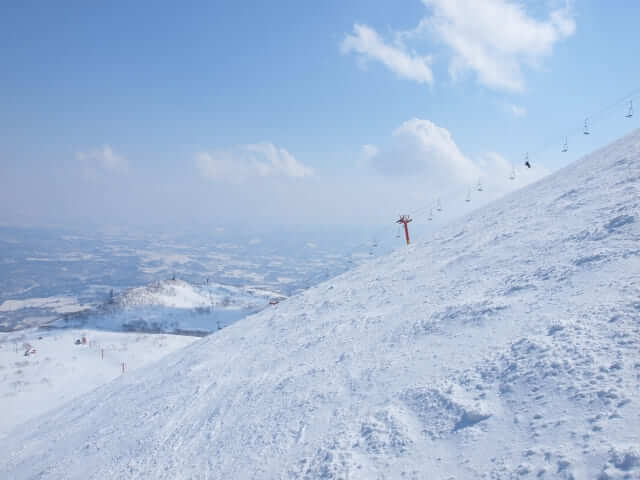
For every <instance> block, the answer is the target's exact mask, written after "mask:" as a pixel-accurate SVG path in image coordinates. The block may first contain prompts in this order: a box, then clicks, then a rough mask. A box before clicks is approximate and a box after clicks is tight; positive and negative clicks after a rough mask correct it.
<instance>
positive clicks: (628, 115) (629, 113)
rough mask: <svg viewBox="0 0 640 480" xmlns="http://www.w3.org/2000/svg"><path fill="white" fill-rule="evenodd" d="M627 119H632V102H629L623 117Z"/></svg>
mask: <svg viewBox="0 0 640 480" xmlns="http://www.w3.org/2000/svg"><path fill="white" fill-rule="evenodd" d="M625 117H627V118H631V117H633V100H629V111H628V112H627V114H626V115H625Z"/></svg>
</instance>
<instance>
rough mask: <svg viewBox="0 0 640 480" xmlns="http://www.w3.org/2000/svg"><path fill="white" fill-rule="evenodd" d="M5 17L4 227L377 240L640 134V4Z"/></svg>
mask: <svg viewBox="0 0 640 480" xmlns="http://www.w3.org/2000/svg"><path fill="white" fill-rule="evenodd" d="M0 9H1V10H2V14H1V15H0V53H1V56H2V59H3V61H2V75H0V104H1V105H2V108H0V202H1V206H0V222H2V223H4V224H10V225H20V224H23V225H24V224H29V225H65V226H85V227H86V226H95V225H102V224H116V225H124V226H129V227H131V228H136V227H147V226H155V227H160V228H164V229H172V228H176V227H177V228H182V227H183V226H185V225H189V226H191V227H194V228H196V229H197V228H202V229H208V228H211V227H212V226H216V225H231V226H233V225H240V224H244V223H246V222H247V221H249V222H251V223H252V224H255V225H279V224H282V225H289V226H290V225H305V224H310V225H338V224H348V223H354V224H362V225H367V226H376V225H379V224H382V223H384V222H385V221H386V219H388V218H390V217H393V216H395V215H396V213H399V212H408V213H411V212H414V211H415V212H423V211H424V209H425V208H428V207H429V206H430V205H433V202H434V200H435V198H437V197H441V198H444V199H449V200H447V201H449V202H454V201H455V202H457V200H458V199H459V198H461V197H463V196H464V194H465V193H466V191H467V189H468V188H469V186H470V185H472V184H475V182H476V181H477V180H479V179H481V180H482V181H483V183H484V184H485V185H486V186H487V188H486V189H485V190H486V194H484V196H483V197H482V198H477V201H474V202H473V205H472V207H476V206H478V205H479V204H480V203H482V202H485V201H488V200H490V199H492V198H496V197H498V196H500V195H503V194H504V193H506V192H507V191H509V190H510V189H513V188H516V187H519V186H522V185H523V184H525V183H527V182H529V181H533V180H535V179H537V178H540V177H541V176H543V175H544V174H547V173H548V172H550V171H553V170H555V169H557V168H560V167H562V166H564V165H566V164H568V163H569V162H570V161H572V160H575V159H576V158H578V157H579V156H580V155H581V154H584V153H586V152H589V151H591V150H592V149H594V148H596V147H598V146H601V145H604V144H605V143H607V142H608V141H610V140H612V139H615V138H616V137H619V136H621V135H622V134H624V133H626V132H628V131H630V130H631V129H633V128H637V127H638V125H639V124H638V121H637V120H638V118H637V117H634V118H633V119H625V118H624V117H623V111H624V109H625V108H626V107H625V105H626V103H625V101H621V102H620V103H619V104H615V105H614V103H615V102H616V101H617V100H619V99H622V98H623V97H624V96H625V95H626V94H627V93H629V92H631V91H634V89H636V88H639V87H640V65H639V64H638V62H637V61H635V56H636V55H637V53H636V50H637V49H638V46H639V43H640V42H639V41H638V38H637V19H638V18H640V4H638V2H627V1H622V0H615V1H611V2H599V1H595V0H594V1H586V0H585V1H581V0H575V1H572V2H570V3H566V2H564V1H548V2H545V1H535V2H517V3H516V2H512V1H508V0H473V1H471V0H458V1H444V0H425V1H424V2H422V1H419V0H416V1H406V2H390V1H385V2H378V1H371V0H368V1H349V2H343V1H337V0H336V1H329V0H327V1H323V2H296V1H279V2H278V1H276V2H257V1H256V2H186V3H185V4H181V5H178V4H177V3H175V2H57V4H53V3H51V2H48V3H47V2H10V3H7V2H4V3H3V5H2V6H0ZM639 93H640V92H636V93H635V94H634V95H635V96H634V97H633V98H637V99H638V102H637V104H638V108H639V109H640V96H639V95H638V94H639ZM610 105H613V106H612V109H611V110H608V111H607V112H605V113H606V114H607V115H602V116H596V117H595V118H593V120H592V122H593V125H592V127H591V129H592V134H591V135H589V136H584V135H582V134H581V133H580V129H581V128H582V124H583V121H584V118H585V116H587V115H590V114H591V113H593V112H598V111H600V110H601V109H603V108H605V107H607V106H610ZM639 113H640V112H639ZM572 132H577V133H576V135H574V136H573V137H570V139H569V144H570V149H569V152H567V153H565V154H561V153H560V152H559V150H560V147H561V143H562V141H563V138H564V136H565V135H567V134H570V133H572ZM556 144H557V145H556ZM546 145H550V148H548V149H545V148H543V147H545V146H546ZM525 151H530V152H532V160H533V162H534V169H533V171H529V172H526V171H522V172H520V171H519V174H518V179H517V181H515V182H509V181H508V180H507V179H506V177H507V176H508V173H507V174H505V169H506V170H507V171H510V168H511V167H510V165H511V163H512V162H514V163H515V164H516V165H517V166H518V168H520V167H519V165H520V164H521V163H522V156H523V154H524V152H525ZM461 192H462V193H461ZM474 200H475V199H474ZM455 205H456V206H455V208H449V209H448V210H447V211H448V213H449V214H450V215H454V214H457V213H461V212H462V211H464V209H465V208H471V207H469V206H467V205H464V202H461V203H460V202H458V203H455Z"/></svg>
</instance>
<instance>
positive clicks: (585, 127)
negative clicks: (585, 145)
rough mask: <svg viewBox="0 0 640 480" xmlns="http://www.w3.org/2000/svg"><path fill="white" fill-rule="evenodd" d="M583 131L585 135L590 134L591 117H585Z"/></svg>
mask: <svg viewBox="0 0 640 480" xmlns="http://www.w3.org/2000/svg"><path fill="white" fill-rule="evenodd" d="M582 133H584V134H585V135H589V133H590V132H589V119H588V118H585V119H584V132H582Z"/></svg>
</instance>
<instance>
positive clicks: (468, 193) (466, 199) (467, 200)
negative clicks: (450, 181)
mask: <svg viewBox="0 0 640 480" xmlns="http://www.w3.org/2000/svg"><path fill="white" fill-rule="evenodd" d="M464 201H465V202H470V201H471V188H469V190H467V198H465V199H464Z"/></svg>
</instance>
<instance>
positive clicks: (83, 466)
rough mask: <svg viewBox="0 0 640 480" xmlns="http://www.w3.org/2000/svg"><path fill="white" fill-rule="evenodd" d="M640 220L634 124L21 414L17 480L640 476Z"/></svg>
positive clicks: (7, 470) (13, 449)
mask: <svg viewBox="0 0 640 480" xmlns="http://www.w3.org/2000/svg"><path fill="white" fill-rule="evenodd" d="M534 167H535V166H534ZM639 218H640V132H639V131H636V132H634V133H632V134H631V135H629V136H627V137H625V138H623V139H621V140H619V141H618V142H616V143H614V144H612V145H610V146H608V147H606V148H604V149H601V150H599V151H597V152H595V153H593V154H591V155H589V156H587V157H585V158H583V159H582V160H580V161H579V162H577V163H575V164H573V165H571V166H570V167H568V168H565V169H563V170H561V171H559V172H557V173H555V174H553V175H551V176H549V177H547V178H545V179H544V180H542V181H540V182H537V183H535V184H533V185H530V186H529V187H527V188H525V189H523V190H521V191H518V192H516V193H514V194H511V195H509V196H507V197H505V198H504V199H501V200H499V201H497V202H494V203H492V204H490V205H489V206H487V207H485V208H482V209H480V210H478V211H475V212H473V213H471V214H469V215H467V216H466V217H464V218H461V219H458V220H456V221H455V222H453V223H451V224H449V225H448V226H446V227H445V228H443V229H442V230H441V231H440V232H438V233H437V234H435V235H434V236H433V237H431V238H428V239H425V240H423V241H421V242H419V243H417V244H414V245H412V246H410V247H408V248H405V249H401V250H398V251H396V252H394V253H393V254H391V255H388V256H386V257H381V258H378V259H375V260H374V261H372V262H370V263H367V264H365V265H362V266H361V267H359V268H357V269H355V270H353V271H350V272H347V273H346V274H343V275H341V276H339V277H337V278H335V279H333V280H330V281H329V282H326V283H324V284H321V285H319V286H317V287H314V288H311V289H309V290H307V291H306V292H304V293H302V294H300V295H297V296H294V297H291V298H289V299H288V300H287V301H285V302H283V303H281V304H280V305H278V306H277V307H275V308H271V309H267V310H264V311H262V312H260V313H258V314H256V315H253V316H250V317H247V318H245V319H244V320H241V321H239V322H237V323H235V324H233V325H231V326H229V327H228V328H225V329H223V330H221V331H220V332H217V333H215V334H213V335H210V336H209V337H206V338H204V339H202V340H199V341H197V342H194V343H192V344H191V345H190V346H188V347H186V348H185V349H183V350H180V351H178V352H174V353H173V354H171V355H169V356H167V357H165V358H164V359H162V360H160V361H159V362H158V363H156V364H154V365H152V366H150V367H148V368H142V369H140V370H138V371H136V372H135V373H133V374H132V375H125V376H123V377H121V378H118V379H117V380H115V381H113V382H111V383H109V384H107V385H105V386H103V387H100V388H98V389H97V390H94V391H93V392H91V393H88V394H87V395H84V396H83V397H81V398H78V399H76V400H74V401H72V402H71V403H69V404H67V405H65V406H63V407H61V408H58V409H56V410H55V411H53V412H51V413H50V414H48V415H46V416H43V417H40V418H38V419H36V420H34V421H31V422H29V423H27V424H25V425H22V426H21V427H20V428H19V429H17V430H15V431H14V432H13V433H12V434H11V435H10V436H9V437H7V438H5V439H4V440H1V441H0V451H2V452H3V455H2V456H1V457H0V477H2V478H39V479H58V478H69V479H88V478H91V479H106V478H109V479H116V478H155V479H181V478H215V479H298V478H300V479H350V480H353V479H476V478H478V479H480V478H487V479H503V478H504V479H512V478H543V479H571V478H573V479H583V478H584V479H587V478H588V479H591V478H593V479H595V478H600V479H605V478H606V479H621V478H640V415H639V413H638V412H639V411H640V410H639V408H638V406H639V405H640V357H639V355H638V351H639V348H640V222H639Z"/></svg>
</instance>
